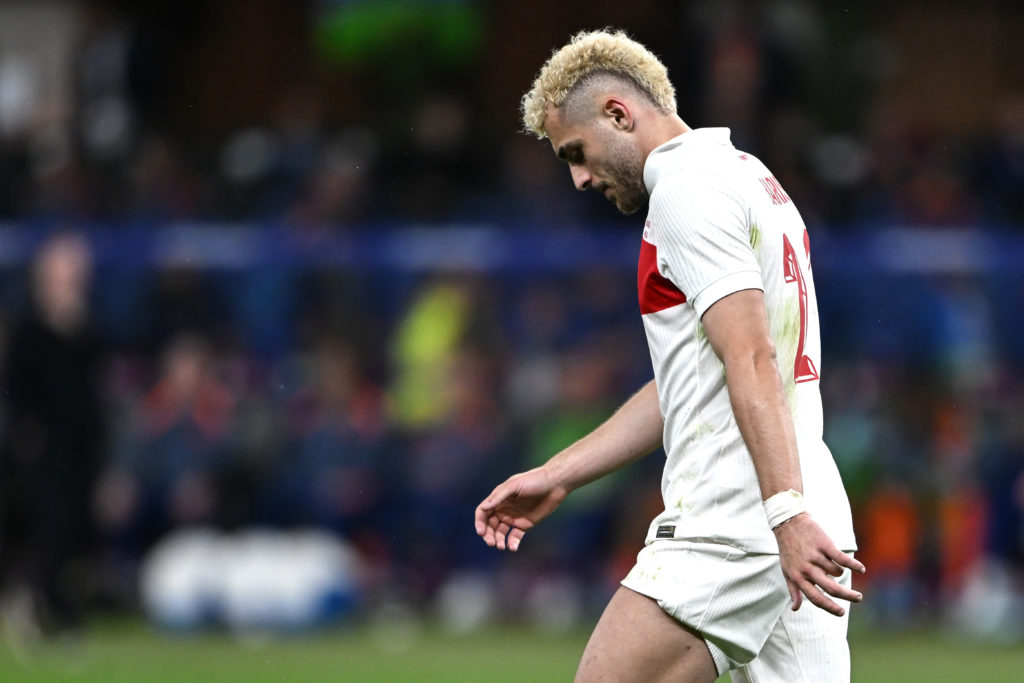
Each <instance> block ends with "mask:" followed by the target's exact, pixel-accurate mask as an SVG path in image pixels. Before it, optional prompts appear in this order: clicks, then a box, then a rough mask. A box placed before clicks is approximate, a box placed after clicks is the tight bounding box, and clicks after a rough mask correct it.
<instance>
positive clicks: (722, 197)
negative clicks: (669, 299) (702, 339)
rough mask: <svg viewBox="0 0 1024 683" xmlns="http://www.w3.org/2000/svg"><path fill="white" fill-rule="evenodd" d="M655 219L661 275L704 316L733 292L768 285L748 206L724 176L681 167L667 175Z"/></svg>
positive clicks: (654, 205)
mask: <svg viewBox="0 0 1024 683" xmlns="http://www.w3.org/2000/svg"><path fill="white" fill-rule="evenodd" d="M651 225H652V226H653V227H654V229H655V230H656V235H657V242H658V266H659V268H660V269H661V270H662V275H663V276H664V277H666V278H668V279H669V280H670V281H671V282H672V283H673V284H674V285H675V286H676V287H678V288H679V289H680V290H682V292H683V293H684V294H685V295H686V297H687V299H688V300H689V301H690V302H692V304H693V307H694V309H695V310H696V311H697V315H698V316H699V317H703V315H704V313H705V312H706V311H707V310H708V308H710V307H711V304H713V303H715V302H716V301H718V300H719V299H721V298H723V297H726V296H728V295H730V294H732V293H734V292H738V291H740V290H744V289H760V290H762V291H763V290H764V283H763V281H762V278H761V266H760V264H759V263H758V261H757V255H756V254H755V253H754V249H753V247H752V246H751V245H750V230H749V228H748V221H747V211H746V208H745V206H744V204H743V202H742V201H741V200H740V197H739V196H738V195H737V193H736V192H735V191H734V190H733V189H732V188H729V187H728V186H727V185H723V184H722V181H721V179H720V178H718V177H716V176H714V175H711V174H697V173H686V172H681V173H675V174H673V175H671V176H669V177H667V178H664V179H662V181H661V182H659V183H658V186H657V187H656V188H655V190H654V193H653V194H652V195H651Z"/></svg>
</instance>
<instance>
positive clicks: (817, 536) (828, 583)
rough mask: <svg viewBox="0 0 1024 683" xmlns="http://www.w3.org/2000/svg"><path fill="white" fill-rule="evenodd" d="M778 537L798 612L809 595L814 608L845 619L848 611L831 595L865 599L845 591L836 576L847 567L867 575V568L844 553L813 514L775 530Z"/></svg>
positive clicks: (799, 517) (795, 518)
mask: <svg viewBox="0 0 1024 683" xmlns="http://www.w3.org/2000/svg"><path fill="white" fill-rule="evenodd" d="M775 538H776V539H777V540H778V542H779V560H780V561H781V562H782V574H783V575H784V576H785V577H786V585H787V586H788V587H789V595H790V597H792V599H793V610H794V611H796V610H797V609H799V608H800V603H801V602H802V601H803V596H805V595H806V596H807V599H808V600H810V601H811V603H813V604H814V605H817V606H818V607H820V608H821V609H823V610H825V611H826V612H830V613H832V614H834V615H836V616H837V617H841V616H843V614H844V613H845V611H846V610H844V609H843V608H842V607H841V606H839V605H838V604H837V603H836V602H835V601H834V600H831V599H829V597H828V596H829V595H831V596H832V597H835V598H840V599H842V600H849V601H850V602H860V601H861V600H862V599H863V597H864V596H862V595H861V594H860V593H858V592H857V591H855V590H851V589H849V588H844V587H843V586H841V585H840V584H839V583H838V582H837V581H836V580H835V578H834V577H837V576H842V574H843V568H847V569H851V570H853V571H855V572H857V573H858V574H863V573H864V571H865V569H864V565H863V564H861V563H860V562H858V561H857V560H855V559H854V558H852V557H850V556H849V555H847V554H846V553H844V552H840V551H839V550H838V549H837V548H836V546H835V544H834V543H832V539H830V538H829V537H828V536H827V535H826V534H825V532H824V531H823V530H822V528H821V527H820V526H818V523H817V522H815V521H814V519H812V518H811V516H810V515H809V514H807V513H806V512H804V513H801V514H799V515H797V516H795V517H792V518H790V519H789V520H787V521H786V522H783V523H782V524H780V525H779V526H777V527H775Z"/></svg>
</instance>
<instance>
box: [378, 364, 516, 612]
mask: <svg viewBox="0 0 1024 683" xmlns="http://www.w3.org/2000/svg"><path fill="white" fill-rule="evenodd" d="M450 360H451V369H450V371H449V372H448V373H447V374H446V375H445V376H444V386H443V392H444V395H445V396H446V398H447V400H446V401H445V403H444V404H443V407H444V411H445V412H444V413H443V414H442V415H441V417H440V419H439V420H438V421H437V422H435V423H434V424H432V425H431V426H429V427H426V428H423V429H421V430H418V431H417V432H415V433H412V434H410V435H409V437H408V440H407V442H406V443H405V445H404V447H403V449H402V452H403V453H404V458H403V459H401V460H399V461H398V463H397V465H396V466H397V467H398V468H399V471H400V472H401V474H402V479H403V480H404V485H403V486H402V488H401V491H402V495H401V497H400V500H401V501H402V502H401V514H400V515H397V516H396V518H395V520H394V521H395V526H394V528H393V529H392V533H393V534H395V543H396V544H397V545H398V546H399V547H400V548H401V549H402V553H401V557H402V558H403V560H404V561H405V562H406V563H407V567H408V569H409V570H410V571H411V572H413V575H414V577H415V578H414V580H415V588H416V589H417V590H418V591H420V592H421V595H424V596H429V595H431V594H433V592H434V591H435V590H437V588H438V587H439V586H441V585H442V583H443V582H444V580H445V579H446V578H447V577H448V574H449V573H450V572H452V571H456V570H466V569H478V568H480V567H483V566H486V565H488V564H490V563H491V562H492V561H493V559H494V555H493V553H488V552H487V549H486V546H484V545H483V544H478V543H471V542H467V537H466V532H465V528H466V527H465V524H466V520H467V519H468V520H472V518H473V510H474V509H475V507H476V505H477V503H478V502H479V498H480V494H481V491H483V492H484V493H486V490H485V489H486V487H488V486H489V482H491V481H492V480H493V479H494V477H495V476H496V475H495V474H494V473H495V472H496V471H511V468H512V467H514V466H515V463H516V461H517V457H516V456H517V446H518V444H517V442H516V440H515V438H514V434H513V433H512V432H511V431H510V424H509V423H508V421H507V420H506V419H505V417H504V415H503V414H502V406H501V403H500V401H499V395H498V392H496V391H495V390H494V388H495V387H496V386H499V385H500V383H501V382H502V380H503V377H502V368H501V365H500V363H499V361H498V358H497V357H496V356H495V355H494V354H493V353H492V352H489V351H487V350H485V349H483V348H470V347H462V348H460V349H458V350H455V351H453V353H452V355H451V357H450ZM468 540H471V539H468Z"/></svg>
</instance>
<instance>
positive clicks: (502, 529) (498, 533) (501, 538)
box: [494, 522, 509, 550]
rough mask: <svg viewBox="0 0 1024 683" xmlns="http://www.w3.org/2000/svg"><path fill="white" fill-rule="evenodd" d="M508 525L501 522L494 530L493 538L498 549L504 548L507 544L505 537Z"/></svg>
mask: <svg viewBox="0 0 1024 683" xmlns="http://www.w3.org/2000/svg"><path fill="white" fill-rule="evenodd" d="M508 530H509V526H508V524H505V523H504V522H502V523H501V524H499V525H498V528H497V529H495V530H494V539H495V541H496V542H497V543H498V550H505V549H506V548H507V547H508V546H507V544H506V537H507V536H508Z"/></svg>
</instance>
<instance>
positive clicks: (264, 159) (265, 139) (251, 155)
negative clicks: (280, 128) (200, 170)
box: [220, 128, 279, 184]
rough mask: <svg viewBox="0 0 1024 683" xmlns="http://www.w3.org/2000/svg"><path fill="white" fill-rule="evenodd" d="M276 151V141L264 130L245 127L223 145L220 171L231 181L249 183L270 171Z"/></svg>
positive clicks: (275, 157)
mask: <svg viewBox="0 0 1024 683" xmlns="http://www.w3.org/2000/svg"><path fill="white" fill-rule="evenodd" d="M278 153H279V150H278V145H277V143H276V141H275V140H274V138H273V137H272V136H271V135H270V134H269V133H268V132H267V131H266V130H263V129H261V128H246V129H245V130H242V131H239V132H238V133H236V134H235V135H233V136H232V137H231V139H230V140H228V142H227V143H226V144H225V145H224V150H223V151H222V153H221V157H220V166H221V172H222V173H223V174H224V176H225V177H226V178H228V179H229V180H231V181H233V182H236V183H239V184H245V183H251V182H253V181H256V180H260V179H261V178H264V177H265V176H266V175H267V174H268V173H270V171H271V169H272V167H273V165H274V163H275V161H276V159H277V156H278Z"/></svg>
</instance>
